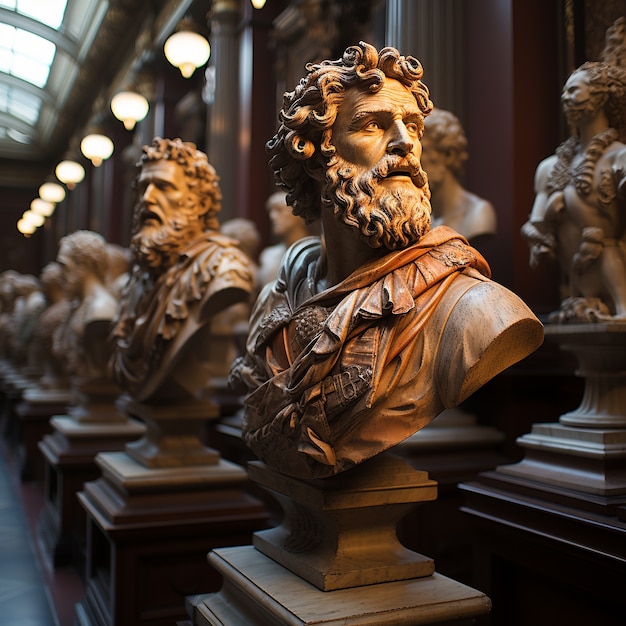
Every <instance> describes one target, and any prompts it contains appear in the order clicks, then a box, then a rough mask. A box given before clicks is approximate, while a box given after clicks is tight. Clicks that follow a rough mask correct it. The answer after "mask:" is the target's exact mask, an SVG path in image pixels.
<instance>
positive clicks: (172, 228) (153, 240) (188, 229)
mask: <svg viewBox="0 0 626 626" xmlns="http://www.w3.org/2000/svg"><path fill="white" fill-rule="evenodd" d="M173 212H174V214H175V216H174V217H173V218H171V219H167V218H165V219H164V221H163V223H161V224H153V223H148V224H139V225H138V226H137V227H136V232H135V234H134V235H133V237H132V239H131V242H130V248H131V250H132V253H133V256H134V257H135V259H136V260H137V262H138V263H139V264H140V265H141V266H142V267H143V268H145V269H147V270H148V271H149V272H150V273H151V274H158V273H160V272H163V271H165V270H166V269H168V268H169V267H171V266H172V265H173V264H174V263H175V262H176V258H177V257H178V255H179V254H180V252H181V250H183V248H185V247H186V246H187V244H188V243H189V242H190V241H191V240H192V238H193V237H194V236H195V233H196V230H197V228H196V227H195V226H194V225H193V222H192V221H191V219H190V217H189V216H188V215H187V214H186V212H185V211H184V209H182V207H181V206H179V207H176V208H175V210H174V211H173ZM139 214H141V209H139ZM139 219H141V218H139ZM196 219H199V218H196Z"/></svg>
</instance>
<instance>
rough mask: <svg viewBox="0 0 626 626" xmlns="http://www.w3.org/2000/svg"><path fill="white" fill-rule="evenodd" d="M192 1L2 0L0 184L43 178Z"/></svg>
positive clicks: (21, 183) (25, 184)
mask: <svg viewBox="0 0 626 626" xmlns="http://www.w3.org/2000/svg"><path fill="white" fill-rule="evenodd" d="M194 4H197V3H194V0H43V1H42V0H0V186H8V187H16V186H17V187H28V186H30V185H38V184H40V183H41V181H42V180H43V179H44V178H45V176H47V175H48V174H49V173H50V171H51V170H52V169H53V167H54V164H55V163H56V162H57V161H58V160H60V159H62V158H63V156H64V154H65V152H66V151H67V149H68V148H69V147H70V143H71V141H72V138H73V136H74V135H75V134H76V133H80V132H81V130H82V129H83V128H84V127H85V126H86V125H87V124H88V123H89V121H90V119H91V118H92V116H93V115H94V113H95V110H96V109H97V108H98V106H102V100H103V98H104V99H108V98H110V95H111V91H112V90H113V89H114V88H115V87H116V82H117V81H121V80H123V78H124V73H125V72H128V71H130V69H131V68H132V66H133V64H134V63H136V62H137V58H138V56H141V55H144V56H145V55H149V54H150V53H151V52H152V51H153V50H154V49H155V48H154V47H155V46H158V45H161V46H162V43H163V41H164V39H165V38H166V37H167V36H168V35H169V34H170V33H171V32H173V30H174V29H175V27H176V24H177V23H178V21H179V20H180V19H181V18H182V17H183V16H184V15H185V13H186V12H187V11H188V10H190V8H191V6H192V5H194ZM202 4H203V5H205V7H206V6H207V5H209V6H210V1H209V0H204V1H203V2H202ZM146 33H147V35H148V36H146ZM140 35H143V36H141V37H140ZM138 41H143V42H144V48H143V49H140V47H139V46H138V45H137V42H138ZM117 87H118V88H119V87H121V85H118V86H117Z"/></svg>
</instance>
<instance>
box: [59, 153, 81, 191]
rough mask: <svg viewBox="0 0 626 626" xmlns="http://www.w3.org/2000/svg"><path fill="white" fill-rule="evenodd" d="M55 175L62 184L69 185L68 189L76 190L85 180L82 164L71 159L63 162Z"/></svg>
mask: <svg viewBox="0 0 626 626" xmlns="http://www.w3.org/2000/svg"><path fill="white" fill-rule="evenodd" d="M54 173H55V174H56V177H57V178H58V179H59V180H60V181H61V182H62V183H64V184H65V185H67V188H68V189H74V187H76V185H77V184H78V183H80V182H81V181H82V180H83V178H85V168H84V167H83V166H82V165H81V164H80V163H78V162H76V161H71V160H69V159H66V160H65V161H61V162H60V163H59V164H58V165H57V166H56V168H55V170H54Z"/></svg>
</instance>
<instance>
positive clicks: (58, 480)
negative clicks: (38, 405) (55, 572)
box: [38, 415, 145, 571]
mask: <svg viewBox="0 0 626 626" xmlns="http://www.w3.org/2000/svg"><path fill="white" fill-rule="evenodd" d="M50 425H51V427H52V433H50V434H48V435H45V436H44V437H43V439H42V440H41V441H40V442H39V449H40V451H41V453H42V455H43V460H44V503H45V505H44V509H43V511H42V513H41V516H40V519H39V526H38V530H39V537H40V539H41V540H42V542H43V545H44V551H43V552H44V554H47V555H48V557H49V558H50V562H51V563H52V565H53V566H55V567H58V566H62V565H67V564H69V563H75V564H76V565H77V566H79V571H81V570H82V569H83V568H82V567H80V565H81V564H83V563H84V557H83V553H84V548H85V526H86V517H85V511H84V509H83V508H82V507H81V506H80V504H79V503H78V498H77V493H78V492H79V491H80V490H81V489H82V486H83V483H85V482H87V481H90V480H95V479H96V478H98V476H100V470H99V469H98V467H97V465H96V462H95V457H96V455H97V454H98V453H99V452H105V451H110V452H112V451H118V450H123V449H124V446H125V445H126V443H128V442H130V441H133V440H135V439H139V437H141V436H142V434H143V433H144V430H145V427H144V426H143V424H141V423H140V422H137V421H136V420H129V419H125V418H124V419H111V420H109V421H108V422H105V421H103V422H101V423H96V422H93V423H91V422H90V423H83V422H79V421H77V420H75V419H74V418H72V417H70V416H69V415H56V416H54V417H53V418H52V419H51V420H50Z"/></svg>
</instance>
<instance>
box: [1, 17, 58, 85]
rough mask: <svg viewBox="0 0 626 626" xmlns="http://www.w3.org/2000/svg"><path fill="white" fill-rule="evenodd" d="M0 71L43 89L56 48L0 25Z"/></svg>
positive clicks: (31, 36)
mask: <svg viewBox="0 0 626 626" xmlns="http://www.w3.org/2000/svg"><path fill="white" fill-rule="evenodd" d="M0 41H1V43H0V70H2V71H3V72H7V73H10V74H13V75H14V76H17V77H18V78H22V79H24V80H26V81H28V82H29V83H32V84H33V85H36V86H37V87H45V85H46V82H47V81H48V74H49V73H50V64H51V63H52V61H53V59H54V54H55V52H56V46H55V45H54V44H53V43H52V42H51V41H48V40H47V39H44V38H43V37H39V36H38V35H34V34H33V33H29V32H27V31H25V30H21V29H19V28H14V27H13V26H6V25H0Z"/></svg>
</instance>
